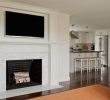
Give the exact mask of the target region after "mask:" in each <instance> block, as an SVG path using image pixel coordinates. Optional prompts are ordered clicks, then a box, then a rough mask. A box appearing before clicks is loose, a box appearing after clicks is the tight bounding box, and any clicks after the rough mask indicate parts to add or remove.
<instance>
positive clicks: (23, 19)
mask: <svg viewBox="0 0 110 100" xmlns="http://www.w3.org/2000/svg"><path fill="white" fill-rule="evenodd" d="M5 13H6V35H10V36H27V37H40V38H44V16H38V15H30V14H24V13H18V12H17V13H16V12H11V11H6V12H5Z"/></svg>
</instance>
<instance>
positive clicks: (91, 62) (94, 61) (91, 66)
mask: <svg viewBox="0 0 110 100" xmlns="http://www.w3.org/2000/svg"><path fill="white" fill-rule="evenodd" d="M88 60H89V72H91V71H92V69H96V66H97V57H89V58H88Z"/></svg>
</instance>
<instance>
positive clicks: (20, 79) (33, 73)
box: [6, 59, 42, 90]
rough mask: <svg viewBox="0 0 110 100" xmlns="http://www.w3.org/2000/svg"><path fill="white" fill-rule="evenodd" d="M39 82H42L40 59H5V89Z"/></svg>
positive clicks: (38, 83)
mask: <svg viewBox="0 0 110 100" xmlns="http://www.w3.org/2000/svg"><path fill="white" fill-rule="evenodd" d="M40 84H42V59H26V60H7V61H6V90H11V89H17V88H23V87H29V86H35V85H40Z"/></svg>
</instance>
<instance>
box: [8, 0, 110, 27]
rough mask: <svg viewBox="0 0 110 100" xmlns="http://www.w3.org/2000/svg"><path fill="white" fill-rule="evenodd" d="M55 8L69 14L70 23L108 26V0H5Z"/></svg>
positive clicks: (109, 3)
mask: <svg viewBox="0 0 110 100" xmlns="http://www.w3.org/2000/svg"><path fill="white" fill-rule="evenodd" d="M7 1H15V2H21V3H28V4H31V5H37V6H42V7H47V8H52V9H56V10H59V11H63V12H66V13H69V14H71V15H72V16H71V24H76V25H83V26H84V25H85V26H89V27H93V28H97V29H104V28H106V29H107V28H110V0H7Z"/></svg>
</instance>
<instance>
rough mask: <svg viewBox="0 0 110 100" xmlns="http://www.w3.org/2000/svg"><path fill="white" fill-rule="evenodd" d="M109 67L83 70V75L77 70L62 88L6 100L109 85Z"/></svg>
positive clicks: (10, 99)
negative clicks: (88, 70) (94, 85)
mask: <svg viewBox="0 0 110 100" xmlns="http://www.w3.org/2000/svg"><path fill="white" fill-rule="evenodd" d="M108 70H110V69H108V68H107V67H103V68H102V69H101V70H99V71H97V72H95V71H94V70H93V71H92V72H89V73H87V72H86V71H85V72H83V74H82V75H81V73H80V72H77V73H75V74H70V82H61V83H60V85H63V86H64V87H63V88H60V89H53V90H48V91H43V92H38V93H32V94H27V95H22V96H17V97H12V98H7V99H4V100H26V99H30V98H34V97H39V96H44V95H49V94H52V93H57V92H62V91H66V90H70V89H75V88H79V87H85V86H89V85H93V84H104V85H107V86H109V80H108V79H109V76H110V75H109V73H108Z"/></svg>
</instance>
